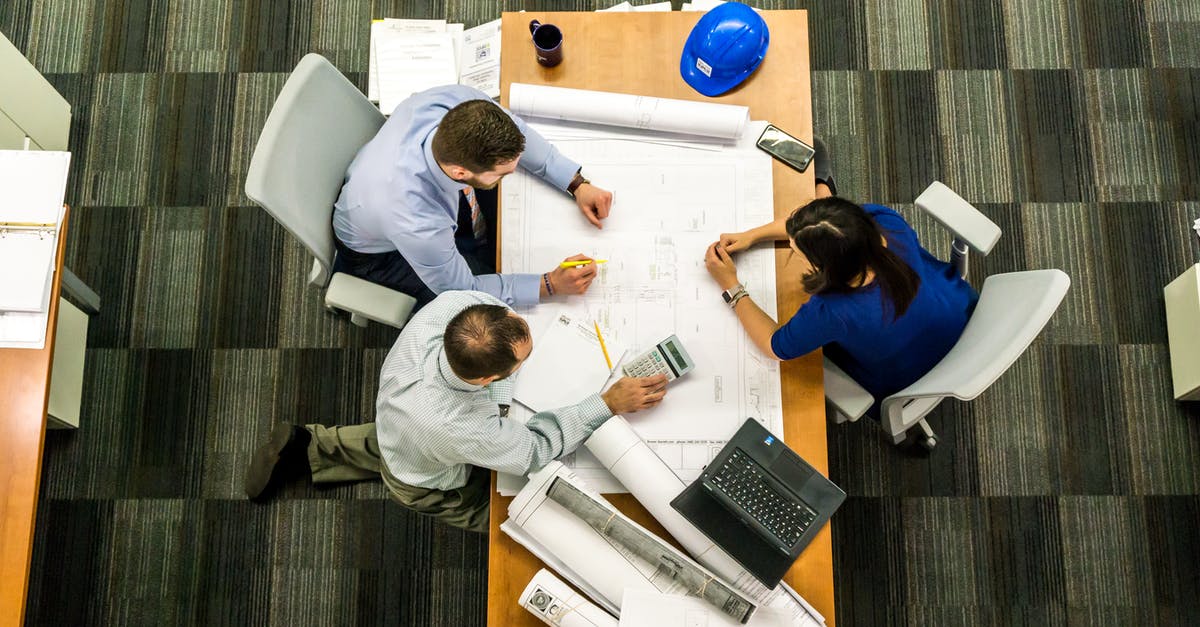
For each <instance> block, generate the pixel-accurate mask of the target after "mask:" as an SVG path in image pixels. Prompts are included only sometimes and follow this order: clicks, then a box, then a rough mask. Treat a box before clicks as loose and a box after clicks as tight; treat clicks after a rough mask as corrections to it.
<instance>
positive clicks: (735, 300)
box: [729, 290, 750, 309]
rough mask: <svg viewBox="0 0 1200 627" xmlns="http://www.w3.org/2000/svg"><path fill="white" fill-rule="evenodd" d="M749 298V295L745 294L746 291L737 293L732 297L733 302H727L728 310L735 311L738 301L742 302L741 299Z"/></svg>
mask: <svg viewBox="0 0 1200 627" xmlns="http://www.w3.org/2000/svg"><path fill="white" fill-rule="evenodd" d="M749 296H750V294H748V293H746V290H741V291H739V292H738V293H737V294H734V295H733V300H731V301H729V308H730V309H737V304H738V301H740V300H742V299H743V298H747V297H749Z"/></svg>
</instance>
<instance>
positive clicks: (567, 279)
mask: <svg viewBox="0 0 1200 627" xmlns="http://www.w3.org/2000/svg"><path fill="white" fill-rule="evenodd" d="M591 260H592V258H591V257H588V256H587V255H583V254H579V255H571V256H570V257H567V258H566V259H564V260H563V261H591ZM548 274H549V275H550V276H549V279H550V287H553V288H554V295H555V296H558V295H560V294H562V295H566V294H582V293H584V292H586V291H587V289H588V286H590V285H591V284H592V280H593V279H595V278H596V264H594V263H589V264H587V265H582V266H575V267H573V268H564V267H562V266H555V267H554V269H553V270H551V271H550V272H549V273H548ZM543 291H544V290H543ZM542 296H549V294H542Z"/></svg>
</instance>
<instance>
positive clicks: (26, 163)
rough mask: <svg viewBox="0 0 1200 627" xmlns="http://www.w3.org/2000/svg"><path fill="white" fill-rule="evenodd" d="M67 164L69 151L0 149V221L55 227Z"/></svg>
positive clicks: (65, 180) (63, 189)
mask: <svg viewBox="0 0 1200 627" xmlns="http://www.w3.org/2000/svg"><path fill="white" fill-rule="evenodd" d="M70 164H71V153H69V152H58V151H51V150H0V223H22V224H26V223H32V224H50V225H52V226H53V227H55V228H57V226H58V221H59V218H60V217H61V216H62V204H63V197H64V196H65V195H66V191H67V170H68V167H69V166H70Z"/></svg>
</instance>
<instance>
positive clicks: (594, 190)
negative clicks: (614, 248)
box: [575, 183, 613, 229]
mask: <svg viewBox="0 0 1200 627" xmlns="http://www.w3.org/2000/svg"><path fill="white" fill-rule="evenodd" d="M612 199H613V195H612V192H609V191H605V190H603V189H600V188H599V187H596V186H595V185H592V184H591V183H584V184H583V185H580V186H579V189H576V190H575V204H577V205H579V211H580V212H582V213H583V217H585V218H587V221H588V222H591V223H592V224H593V225H595V227H596V228H598V229H601V228H604V227H602V226H601V225H600V221H601V220H603V219H605V218H607V217H608V211H609V210H610V209H612Z"/></svg>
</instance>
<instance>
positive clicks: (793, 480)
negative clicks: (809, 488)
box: [771, 451, 815, 492]
mask: <svg viewBox="0 0 1200 627" xmlns="http://www.w3.org/2000/svg"><path fill="white" fill-rule="evenodd" d="M790 452H791V451H787V452H785V453H784V454H783V455H780V456H779V457H778V458H776V459H775V461H774V462H772V463H771V472H773V473H775V476H777V477H779V480H780V481H782V482H783V484H784V485H786V486H788V487H790V488H791V489H793V490H795V491H796V492H799V491H800V488H802V487H804V483H805V482H806V481H808V478H809V477H811V476H812V475H813V473H814V472H815V471H814V470H813V469H812V467H811V466H809V465H808V464H805V463H804V462H803V461H801V460H800V459H799V458H798V457H796V456H795V455H794V454H793V455H789V454H788V453H790Z"/></svg>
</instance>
